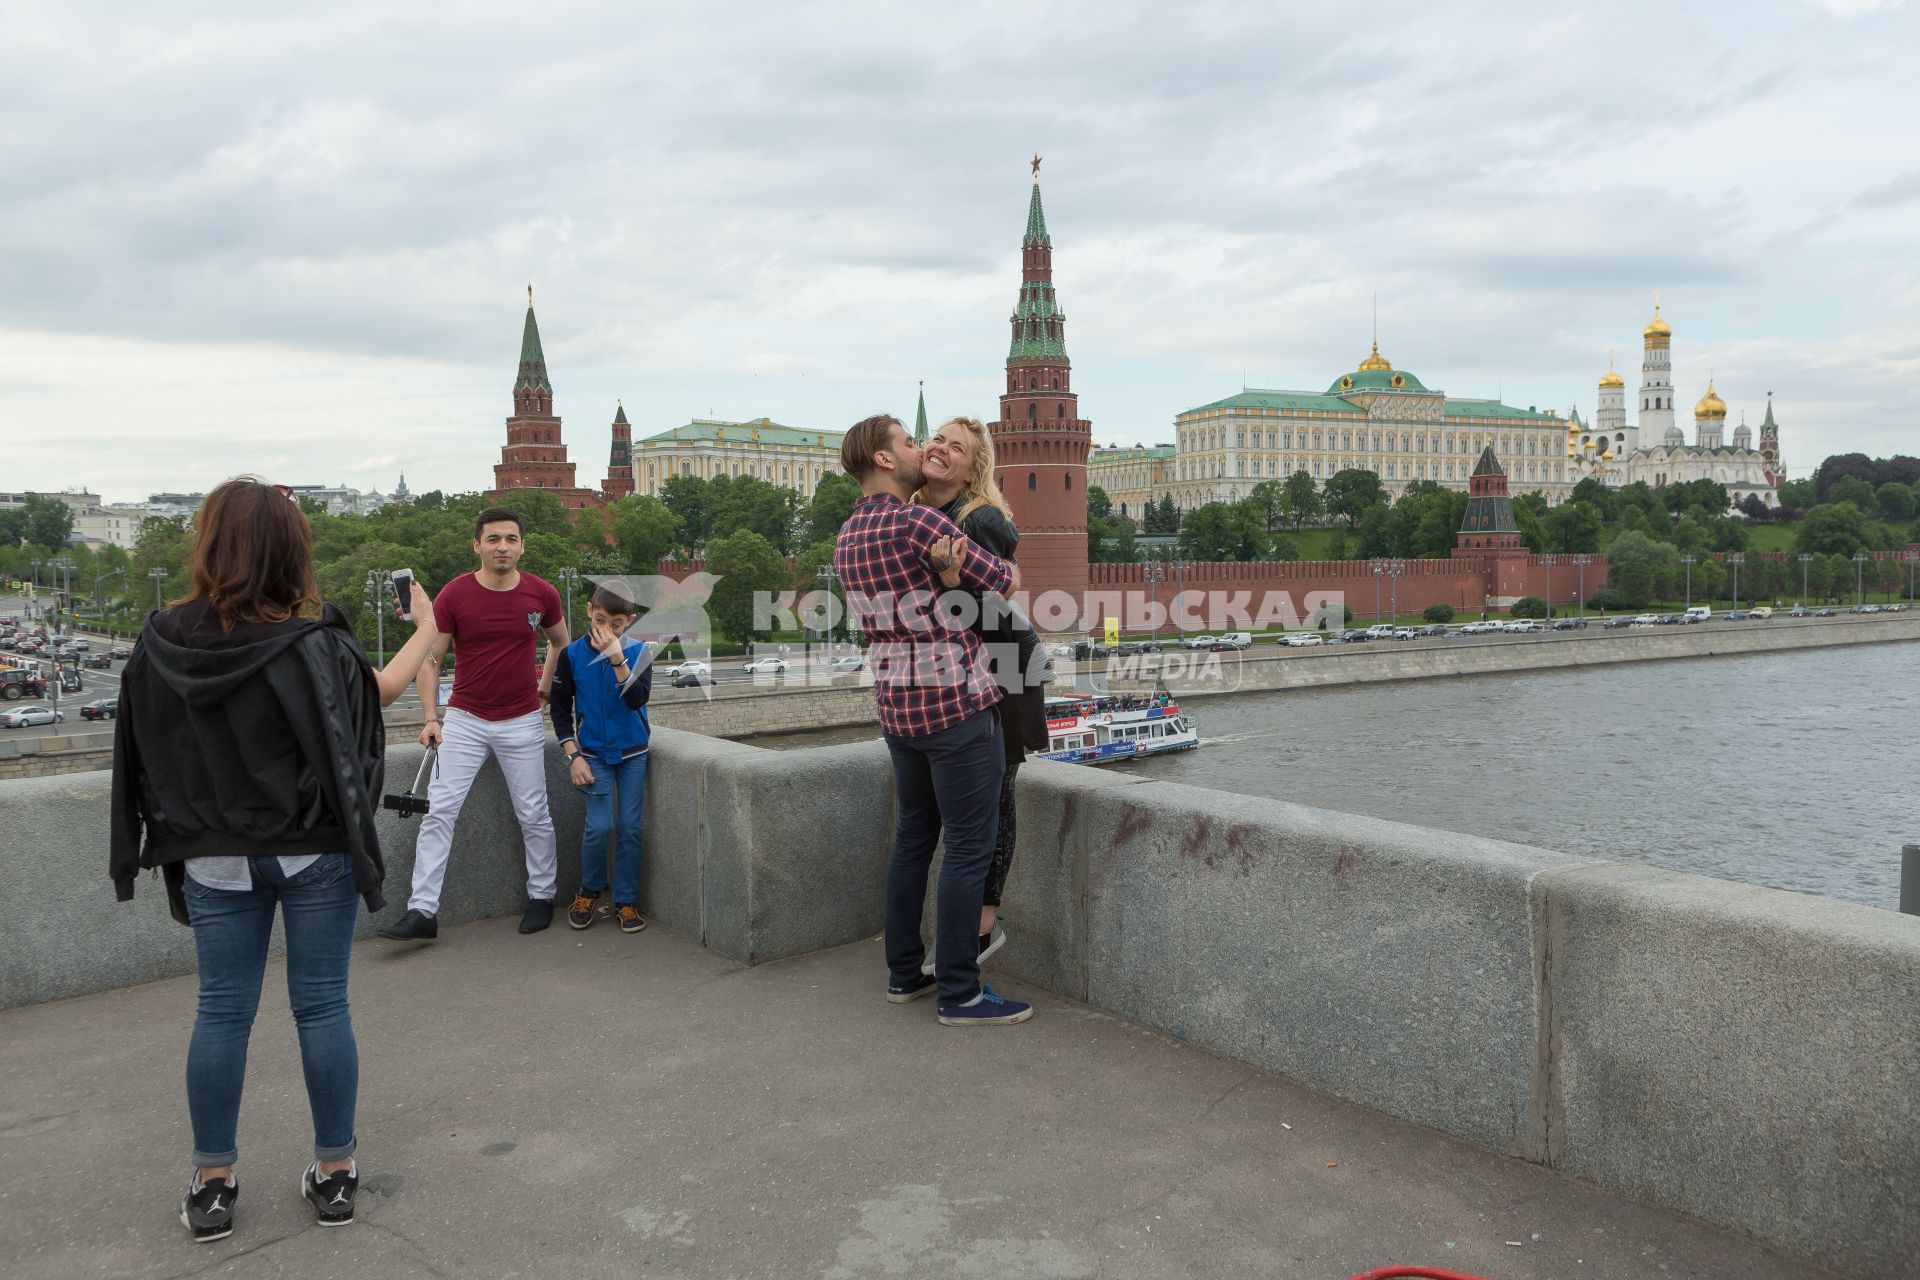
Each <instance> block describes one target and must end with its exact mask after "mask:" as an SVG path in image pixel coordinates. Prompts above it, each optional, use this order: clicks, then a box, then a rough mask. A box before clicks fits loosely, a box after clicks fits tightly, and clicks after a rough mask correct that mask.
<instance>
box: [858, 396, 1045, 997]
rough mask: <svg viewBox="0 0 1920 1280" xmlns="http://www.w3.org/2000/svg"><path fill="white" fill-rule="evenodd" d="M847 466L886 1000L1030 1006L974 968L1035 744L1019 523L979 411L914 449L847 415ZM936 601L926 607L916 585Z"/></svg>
mask: <svg viewBox="0 0 1920 1280" xmlns="http://www.w3.org/2000/svg"><path fill="white" fill-rule="evenodd" d="M840 462H841V466H842V467H843V468H844V469H845V470H846V472H847V474H848V475H850V476H852V477H853V478H854V480H856V481H857V482H858V483H859V484H860V489H861V498H860V501H859V502H858V503H856V504H855V505H854V509H853V514H852V515H851V516H850V517H848V519H847V521H846V523H845V524H843V525H842V526H841V528H840V535H839V540H838V542H837V545H836V546H835V549H834V567H835V569H836V570H837V571H838V573H839V574H840V577H841V580H842V582H844V584H845V586H846V590H847V601H848V605H849V609H850V610H851V612H852V613H853V614H854V616H855V618H856V620H857V621H858V623H859V626H860V629H861V630H862V631H863V632H864V633H865V634H866V635H867V636H868V637H869V639H870V644H869V648H868V651H867V657H868V663H869V665H870V666H871V667H872V669H873V673H874V694H875V700H876V702H877V704H878V707H879V716H880V727H881V730H882V731H883V733H884V735H885V737H886V742H887V750H888V752H889V754H890V755H891V756H892V759H893V778H894V794H895V797H896V800H897V803H898V805H899V812H898V814H897V817H896V823H895V830H894V840H893V849H892V853H891V856H890V859H889V861H888V866H887V885H886V950H887V969H888V985H887V999H888V1000H889V1001H891V1002H893V1003H895V1004H906V1003H910V1002H912V1001H915V1000H918V999H920V998H921V997H922V996H926V995H933V994H935V993H937V994H938V997H939V1000H938V1009H939V1019H940V1021H941V1022H942V1023H943V1024H945V1025H947V1026H1004V1025H1008V1024H1011V1023H1016V1022H1024V1021H1026V1020H1027V1019H1028V1018H1030V1017H1032V1016H1033V1009H1032V1007H1031V1006H1030V1005H1027V1004H1023V1003H1021V1002H1020V1001H1017V1000H1009V999H1007V998H1005V997H1004V996H1001V995H999V994H997V993H996V992H995V991H994V990H993V988H991V987H989V986H986V985H984V984H983V983H982V981H981V978H980V963H981V961H982V960H984V959H985V958H986V957H987V956H988V955H990V954H991V953H992V952H994V951H996V950H998V949H999V947H1000V946H1002V945H1003V944H1004V943H1005V940H1006V934H1005V932H1004V930H1002V929H1001V928H1000V927H999V925H998V921H997V914H998V907H999V902H1000V892H1001V889H1002V887H1003V886H1004V885H1005V883H1006V876H1007V870H1008V868H1009V866H1010V864H1011V860H1012V856H1013V845H1014V834H1015V833H1014V805H1013V790H1014V777H1015V771H1016V770H1017V769H1018V767H1019V763H1020V762H1021V761H1022V760H1024V759H1025V757H1026V751H1027V750H1028V749H1029V748H1031V749H1035V750H1038V749H1041V748H1044V747H1045V745H1046V722H1045V712H1044V699H1045V694H1044V690H1043V688H1042V687H1041V682H1042V681H1043V680H1044V679H1045V671H1044V661H1045V660H1044V657H1043V656H1042V655H1041V653H1040V646H1039V642H1038V638H1037V637H1036V636H1035V635H1034V634H1033V630H1032V628H1031V627H1030V626H1028V625H1027V624H1026V622H1025V620H1024V619H1022V618H1021V617H1020V616H1019V615H1018V613H1017V612H1014V611H1013V610H1012V609H1011V607H1010V606H1009V605H1008V604H1007V601H1008V600H1009V599H1010V598H1011V597H1012V596H1013V594H1014V593H1015V592H1016V591H1017V590H1018V588H1019V570H1018V568H1017V567H1016V566H1015V565H1014V563H1013V558H1014V551H1015V548H1016V546H1017V544H1018V542H1019V537H1020V535H1019V533H1018V532H1017V531H1016V530H1015V529H1014V526H1013V522H1012V520H1011V519H1010V518H1009V517H1010V512H1009V510H1008V508H1007V505H1006V500H1005V499H1004V498H1003V497H1001V495H1000V491H999V488H998V486H997V485H996V484H995V482H994V457H993V442H992V439H991V438H990V437H989V435H988V434H987V431H986V428H985V427H984V426H982V425H981V423H980V422H979V421H978V420H976V419H971V418H955V419H952V420H951V421H949V422H947V423H945V424H943V425H942V426H941V428H940V430H939V431H938V432H936V433H935V435H934V436H933V438H932V439H931V440H929V441H928V442H927V444H926V446H925V447H924V448H922V447H921V446H920V445H918V444H916V443H915V441H914V440H913V438H912V437H911V436H909V435H908V434H907V431H906V429H905V428H904V427H903V426H902V425H901V423H900V421H899V419H897V418H893V417H890V416H887V415H880V416H876V417H872V418H867V419H865V420H863V421H861V422H858V423H856V424H854V426H853V428H852V429H851V430H849V431H848V432H847V434H846V436H845V438H844V439H843V440H842V442H841V447H840ZM929 600H936V601H937V604H936V605H935V606H934V607H933V608H931V609H929V608H928V607H927V603H926V602H927V601H929ZM943 835H944V837H945V855H944V858H943V861H942V863H941V870H940V883H939V888H938V895H937V900H936V901H937V905H936V908H935V919H936V923H935V929H934V944H933V949H932V954H931V955H930V956H929V955H928V953H927V948H926V946H925V943H924V942H923V941H922V939H921V936H920V918H921V914H922V911H923V908H924V904H925V899H926V884H927V875H928V868H929V866H930V864H931V861H932V857H933V849H934V845H935V843H936V842H938V841H939V840H940V839H941V837H942V836H943Z"/></svg>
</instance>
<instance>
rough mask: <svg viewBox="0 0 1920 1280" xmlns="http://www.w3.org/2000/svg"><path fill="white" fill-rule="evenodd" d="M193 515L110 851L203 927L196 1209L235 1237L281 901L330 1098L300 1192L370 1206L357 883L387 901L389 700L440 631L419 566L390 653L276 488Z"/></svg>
mask: <svg viewBox="0 0 1920 1280" xmlns="http://www.w3.org/2000/svg"><path fill="white" fill-rule="evenodd" d="M193 527H194V545H193V555H192V561H191V565H190V571H191V575H192V581H193V588H192V590H191V591H190V592H189V593H188V594H187V596H186V598H185V599H183V600H179V601H176V602H175V603H174V604H173V605H172V607H170V608H168V609H167V610H165V611H164V612H156V613H154V614H153V615H152V616H151V617H149V618H148V619H147V626H146V629H145V631H144V632H143V633H142V634H141V637H140V643H139V644H138V645H137V646H136V647H135V648H134V651H133V657H132V658H131V659H130V660H129V661H128V663H127V666H126V670H125V672H124V673H123V674H122V677H121V686H120V714H119V718H118V721H117V722H116V724H115V726H114V744H113V817H112V828H113V831H112V852H111V855H110V863H109V866H110V870H111V872H112V875H113V881H114V888H115V891H116V893H117V895H118V896H119V898H120V900H121V901H123V902H124V901H127V900H129V899H131V898H132V897H133V889H134V882H135V880H136V879H137V877H138V875H139V873H140V872H141V871H143V870H148V869H158V870H159V871H160V872H161V873H162V875H163V876H164V878H165V882H166V889H167V899H168V903H169V906H170V908H171V910H172V913H173V917H174V919H176V920H178V921H180V922H181V923H182V924H188V925H191V926H192V927H193V939H194V948H195V951H196V953H197V955H198V959H199V969H200V1004H199V1013H198V1016H197V1017H196V1019H195V1021H194V1027H193V1039H192V1042H191V1044H190V1045H189V1047H188V1049H187V1109H188V1111H189V1113H190V1114H191V1117H192V1121H193V1165H194V1176H193V1181H192V1183H191V1184H190V1186H189V1187H188V1190H187V1194H186V1198H185V1199H184V1201H183V1202H182V1203H181V1206H180V1220H181V1222H182V1223H184V1224H185V1225H186V1226H187V1228H188V1230H189V1231H191V1232H192V1233H193V1238H194V1239H195V1240H197V1241H201V1242H206V1241H212V1240H220V1239H224V1238H226V1237H227V1236H230V1235H232V1234H233V1204H234V1199H235V1197H236V1196H238V1194H239V1185H238V1183H237V1181H236V1180H235V1177H234V1171H233V1166H234V1162H235V1161H236V1160H237V1159H238V1158H239V1150H238V1146H239V1144H238V1139H237V1136H236V1130H237V1127H238V1122H239V1115H240V1090H241V1083H242V1080H243V1079H244V1077H245V1074H246V1065H247V1040H248V1037H249V1035H250V1034H251V1033H252V1030H253V1018H254V1013H255V1011H256V1010H257V1009H258V1008H259V1004H260V987H261V980H262V977H263V975H264V973H265V970H266V963H267V942H268V939H269V938H270V937H271V935H272V933H273V918H274V908H275V906H276V905H277V906H278V907H279V909H280V915H281V917H282V919H283V921H284V923H285V929H286V942H287V996H288V1000H289V1003H290V1004H291V1005H292V1007H293V1017H294V1021H295V1023H296V1024H297V1025H298V1028H299V1033H300V1057H301V1063H302V1065H303V1067H304V1068H305V1074H306V1085H307V1101H308V1104H309V1106H310V1108H311V1110H312V1113H313V1127H314V1161H313V1163H311V1164H309V1165H308V1166H307V1168H306V1172H305V1173H304V1174H303V1175H302V1177H301V1183H300V1185H301V1191H302V1194H304V1195H305V1196H306V1198H307V1199H308V1201H310V1202H311V1203H312V1204H313V1206H314V1208H315V1210H316V1212H317V1213H318V1214H319V1218H320V1222H321V1224H322V1225H323V1226H341V1225H344V1224H346V1223H349V1222H352V1221H353V1197H354V1192H355V1191H356V1190H357V1189H358V1187H359V1174H358V1171H357V1170H356V1169H355V1167H354V1162H353V1152H354V1147H355V1137H354V1106H355V1101H356V1097H357V1094H358V1090H359V1076H360V1059H359V1051H358V1049H357V1048H356V1046H355V1044H354V1038H353V1024H352V1021H351V1018H350V1016H349V1013H348V1008H347V958H348V952H349V949H350V947H351V945H352V943H353V929H354V918H355V915H356V914H357V912H358V910H359V900H361V899H364V900H365V902H366V903H367V908H368V910H370V911H377V910H379V908H380V907H381V905H382V903H383V899H382V897H381V893H380V885H381V880H382V879H383V878H384V875H385V870H384V866H383V864H382V862H381V858H380V844H379V841H378V838H377V837H376V835H375V833H374V827H373V817H374V806H375V805H376V804H378V803H379V796H380V793H381V789H382V779H383V762H384V758H385V752H386V736H385V732H384V730H383V728H382V726H381V722H380V708H381V707H383V706H386V705H389V704H391V703H392V702H393V700H394V699H395V698H398V697H399V696H400V694H401V692H402V691H403V690H405V689H406V687H407V685H408V684H409V683H411V681H412V679H413V676H414V674H415V673H416V672H417V671H418V670H419V669H420V664H421V662H422V661H423V660H424V659H425V658H426V656H427V652H428V650H429V648H430V647H431V646H432V644H433V641H434V639H435V637H436V635H437V634H438V632H437V631H436V629H435V627H434V622H433V604H432V600H431V597H429V596H428V595H427V593H426V592H425V590H424V589H422V587H421V586H420V584H419V583H418V582H416V583H415V584H414V586H413V592H412V599H411V604H412V614H413V620H414V622H415V624H416V627H417V630H416V631H415V632H414V634H413V637H412V638H411V639H409V640H408V641H407V643H406V645H405V646H403V647H402V648H401V650H400V652H399V653H397V654H395V655H394V660H393V662H392V664H391V665H390V666H388V667H387V668H386V670H384V671H379V672H376V671H374V670H373V668H372V667H371V666H370V665H369V664H368V662H367V655H366V652H365V650H363V649H362V648H361V647H360V644H359V642H358V641H357V640H355V639H354V636H353V631H352V629H351V628H350V627H349V626H348V624H347V620H346V619H345V618H344V617H343V616H342V615H341V613H340V611H339V610H338V609H335V608H334V607H333V606H331V605H327V606H325V607H322V606H321V602H320V590H319V587H318V585H317V583H316V582H315V580H314V575H313V531H312V529H311V527H310V526H309V525H308V523H307V517H306V515H305V513H303V512H302V511H301V510H300V508H299V506H298V505H297V504H295V503H294V502H292V501H290V500H289V498H288V497H287V496H286V495H285V494H284V493H283V492H278V491H276V489H275V488H274V487H273V486H270V485H266V484H262V483H260V482H258V481H255V480H251V479H240V480H229V481H227V482H226V483H225V484H223V485H221V486H220V487H219V488H217V489H215V490H214V491H213V492H212V493H210V494H208V495H207V499H206V501H205V502H204V503H202V504H201V506H200V510H199V511H198V513H196V514H195V516H194V521H193Z"/></svg>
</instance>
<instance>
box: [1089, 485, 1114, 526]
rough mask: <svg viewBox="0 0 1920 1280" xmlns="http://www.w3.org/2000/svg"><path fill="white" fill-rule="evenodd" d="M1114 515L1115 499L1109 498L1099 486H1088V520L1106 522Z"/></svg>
mask: <svg viewBox="0 0 1920 1280" xmlns="http://www.w3.org/2000/svg"><path fill="white" fill-rule="evenodd" d="M1112 514H1113V499H1111V498H1109V497H1107V491H1106V490H1105V489H1102V488H1101V487H1100V486H1099V485H1097V484H1090V485H1088V486H1087V518H1088V519H1089V520H1105V519H1106V518H1107V517H1108V516H1110V515H1112Z"/></svg>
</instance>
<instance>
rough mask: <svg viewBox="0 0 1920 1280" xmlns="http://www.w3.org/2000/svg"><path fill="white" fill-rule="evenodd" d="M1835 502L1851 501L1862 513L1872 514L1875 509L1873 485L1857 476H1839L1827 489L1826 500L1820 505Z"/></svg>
mask: <svg viewBox="0 0 1920 1280" xmlns="http://www.w3.org/2000/svg"><path fill="white" fill-rule="evenodd" d="M1836 502H1851V503H1852V504H1853V505H1854V506H1856V507H1858V508H1859V509H1860V511H1861V514H1863V515H1872V514H1873V513H1874V511H1875V510H1876V508H1875V506H1874V493H1873V486H1872V485H1870V484H1868V483H1867V482H1866V481H1865V480H1862V479H1861V478H1860V477H1859V476H1841V477H1840V479H1838V480H1837V481H1835V482H1834V483H1833V485H1832V486H1830V487H1829V488H1828V489H1827V498H1826V502H1825V503H1823V504H1822V505H1823V506H1824V505H1830V504H1832V503H1836Z"/></svg>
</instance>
